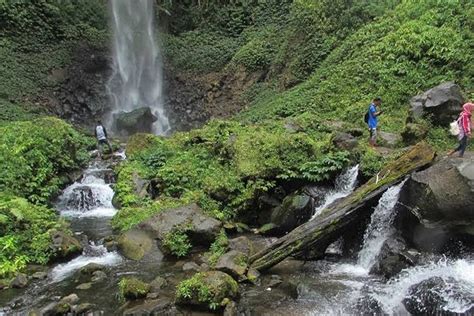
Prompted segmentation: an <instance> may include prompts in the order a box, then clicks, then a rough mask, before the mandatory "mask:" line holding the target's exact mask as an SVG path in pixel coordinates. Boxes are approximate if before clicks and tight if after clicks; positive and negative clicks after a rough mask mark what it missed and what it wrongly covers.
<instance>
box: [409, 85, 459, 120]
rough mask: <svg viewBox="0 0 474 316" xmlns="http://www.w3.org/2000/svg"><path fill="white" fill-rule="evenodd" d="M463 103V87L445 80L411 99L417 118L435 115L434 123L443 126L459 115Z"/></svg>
mask: <svg viewBox="0 0 474 316" xmlns="http://www.w3.org/2000/svg"><path fill="white" fill-rule="evenodd" d="M463 103H464V98H463V96H462V94H461V88H460V87H459V86H458V85H457V84H455V83H454V82H444V83H442V84H440V85H438V86H436V87H434V88H432V89H430V90H428V91H426V92H424V93H422V94H420V95H417V96H415V97H413V98H412V99H411V101H410V105H411V111H412V114H413V116H414V117H415V118H418V117H421V116H428V115H433V123H434V124H437V125H442V126H446V125H447V124H449V123H450V122H451V121H452V120H453V119H455V118H456V117H457V116H458V114H459V112H460V111H461V106H462V105H463Z"/></svg>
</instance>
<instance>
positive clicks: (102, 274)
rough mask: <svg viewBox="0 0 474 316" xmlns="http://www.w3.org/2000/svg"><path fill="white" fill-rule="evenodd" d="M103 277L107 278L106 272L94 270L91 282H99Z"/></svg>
mask: <svg viewBox="0 0 474 316" xmlns="http://www.w3.org/2000/svg"><path fill="white" fill-rule="evenodd" d="M105 279H107V274H105V272H103V271H95V272H94V273H93V274H92V278H91V282H93V283H99V282H102V281H104V280H105Z"/></svg>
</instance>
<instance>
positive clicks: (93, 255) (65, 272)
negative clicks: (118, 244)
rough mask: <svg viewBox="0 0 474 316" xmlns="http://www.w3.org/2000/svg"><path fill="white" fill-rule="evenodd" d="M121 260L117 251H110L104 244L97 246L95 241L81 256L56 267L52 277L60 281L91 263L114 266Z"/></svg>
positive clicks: (55, 280) (53, 279)
mask: <svg viewBox="0 0 474 316" xmlns="http://www.w3.org/2000/svg"><path fill="white" fill-rule="evenodd" d="M121 261H122V257H121V256H120V255H119V254H118V253H117V252H115V251H114V252H108V251H107V249H106V248H105V247H104V246H102V245H98V246H96V245H95V244H94V243H91V244H90V245H88V246H87V247H85V249H84V252H83V253H82V255H81V256H79V257H77V258H75V259H73V260H71V261H69V262H66V263H63V264H59V265H57V266H56V267H54V269H53V270H52V271H51V272H50V278H51V280H52V282H59V281H62V280H64V279H66V278H67V277H69V276H71V275H72V274H74V272H75V271H77V270H79V269H80V268H82V267H85V266H86V265H88V264H89V263H97V264H101V265H105V266H114V265H117V264H119V263H120V262H121Z"/></svg>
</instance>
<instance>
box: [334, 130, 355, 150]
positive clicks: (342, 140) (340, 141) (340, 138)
mask: <svg viewBox="0 0 474 316" xmlns="http://www.w3.org/2000/svg"><path fill="white" fill-rule="evenodd" d="M332 142H333V144H334V146H336V147H337V148H339V149H344V150H349V151H350V150H353V149H354V148H356V147H357V145H358V143H359V142H358V140H357V138H355V137H354V136H352V135H351V134H348V133H338V134H337V135H336V136H335V137H334V139H333V140H332Z"/></svg>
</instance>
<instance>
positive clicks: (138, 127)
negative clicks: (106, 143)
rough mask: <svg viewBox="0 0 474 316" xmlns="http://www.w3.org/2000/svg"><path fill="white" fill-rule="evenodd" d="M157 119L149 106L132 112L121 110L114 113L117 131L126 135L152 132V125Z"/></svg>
mask: <svg viewBox="0 0 474 316" xmlns="http://www.w3.org/2000/svg"><path fill="white" fill-rule="evenodd" d="M157 119H158V118H157V117H156V116H155V115H153V113H152V112H151V109H150V108H149V107H142V108H138V109H136V110H133V111H131V112H120V113H118V114H115V115H114V120H115V127H116V129H117V131H119V132H121V133H123V134H126V135H132V134H135V133H149V132H152V130H153V128H152V125H153V123H154V122H156V120H157Z"/></svg>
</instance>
